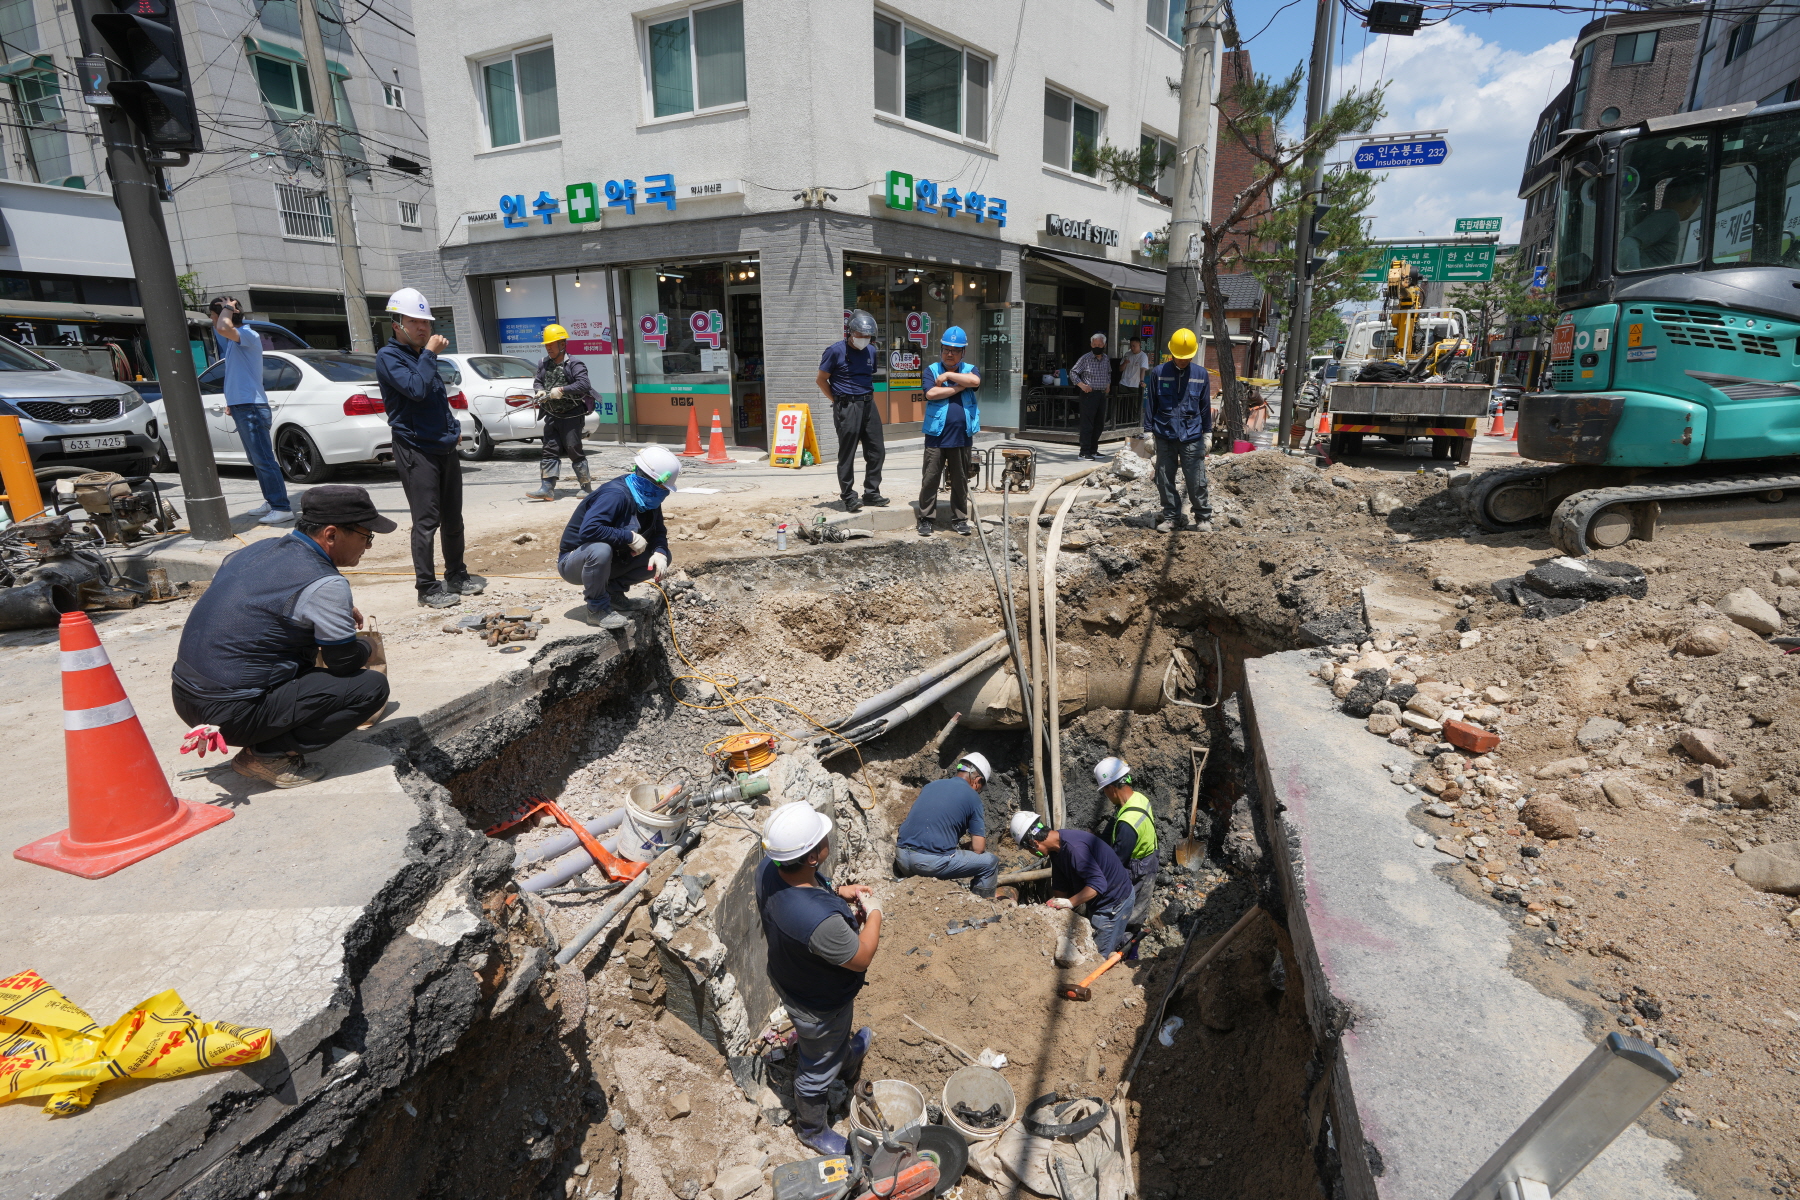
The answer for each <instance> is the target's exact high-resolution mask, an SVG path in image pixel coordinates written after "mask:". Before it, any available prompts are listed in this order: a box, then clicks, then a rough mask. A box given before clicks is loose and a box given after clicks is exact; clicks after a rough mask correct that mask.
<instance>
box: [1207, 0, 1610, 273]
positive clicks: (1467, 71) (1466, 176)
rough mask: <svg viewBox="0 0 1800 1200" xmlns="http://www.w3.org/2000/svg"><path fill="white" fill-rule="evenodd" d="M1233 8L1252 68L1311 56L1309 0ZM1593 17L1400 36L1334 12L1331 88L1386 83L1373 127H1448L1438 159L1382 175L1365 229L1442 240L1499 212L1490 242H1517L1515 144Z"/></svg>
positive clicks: (1447, 27) (1526, 133)
mask: <svg viewBox="0 0 1800 1200" xmlns="http://www.w3.org/2000/svg"><path fill="white" fill-rule="evenodd" d="M1233 7H1234V10H1235V11H1236V15H1237V20H1238V29H1239V33H1240V34H1241V36H1243V37H1245V38H1248V39H1250V40H1249V41H1248V42H1247V43H1246V46H1247V48H1248V49H1249V51H1250V55H1251V62H1252V64H1253V65H1254V67H1255V69H1256V71H1257V72H1258V73H1259V74H1263V75H1275V76H1281V75H1285V74H1287V72H1289V71H1291V70H1293V68H1294V65H1295V64H1296V63H1299V62H1302V61H1305V60H1306V59H1307V58H1308V57H1309V56H1310V55H1311V53H1312V37H1313V20H1314V14H1315V13H1316V11H1317V10H1316V9H1315V7H1314V5H1313V4H1311V3H1306V2H1304V0H1302V2H1300V3H1296V4H1294V5H1293V6H1292V7H1290V8H1286V9H1284V10H1282V11H1280V12H1279V13H1277V12H1276V11H1275V10H1276V9H1277V8H1279V5H1278V4H1277V3H1273V2H1271V0H1239V2H1238V3H1236V4H1234V6H1233ZM1271 16H1272V17H1273V20H1272V21H1271ZM1592 19H1593V14H1591V13H1579V14H1576V13H1555V12H1545V11H1542V10H1512V11H1501V12H1498V13H1494V14H1491V15H1490V14H1466V15H1462V16H1458V17H1455V18H1453V19H1452V20H1449V21H1446V22H1444V23H1443V24H1440V25H1433V26H1429V27H1427V28H1425V29H1423V30H1421V31H1420V32H1419V33H1417V34H1415V35H1414V36H1412V37H1399V36H1382V35H1377V34H1371V33H1369V32H1368V31H1367V30H1366V29H1364V28H1362V23H1361V21H1360V19H1358V18H1357V17H1355V16H1353V15H1351V14H1349V13H1347V12H1343V11H1342V10H1341V9H1340V10H1339V33H1340V36H1339V39H1338V45H1337V47H1336V48H1335V49H1336V53H1334V56H1333V57H1334V59H1335V60H1336V79H1335V81H1334V83H1333V85H1332V92H1333V94H1334V95H1341V94H1342V92H1343V90H1344V89H1345V88H1347V87H1358V86H1361V87H1369V86H1371V85H1373V84H1374V83H1375V82H1376V81H1378V80H1380V79H1387V80H1389V81H1390V82H1389V87H1388V93H1387V108H1388V116H1387V118H1386V119H1385V120H1383V121H1381V122H1380V123H1379V124H1378V125H1376V127H1375V130H1374V132H1376V133H1388V132H1395V133H1398V132H1402V131H1409V130H1424V129H1448V130H1449V131H1450V132H1449V135H1448V139H1447V140H1448V141H1449V143H1450V155H1449V157H1448V158H1447V159H1446V160H1445V161H1444V162H1443V163H1442V164H1441V165H1439V166H1435V167H1410V168H1401V169H1395V170H1389V171H1387V172H1385V174H1386V175H1388V176H1391V178H1390V179H1388V180H1386V181H1384V182H1383V183H1382V185H1381V186H1380V187H1379V188H1377V189H1376V192H1375V202H1374V204H1373V205H1372V206H1371V207H1370V210H1369V211H1370V213H1371V214H1373V215H1374V216H1375V218H1376V220H1375V222H1374V227H1373V232H1374V236H1376V237H1412V236H1415V235H1419V234H1421V233H1422V234H1424V235H1426V236H1429V237H1442V236H1447V235H1450V234H1452V233H1454V232H1455V222H1456V218H1458V217H1500V218H1502V219H1503V221H1504V224H1503V225H1502V226H1501V234H1500V240H1501V241H1502V242H1517V241H1518V240H1519V228H1520V225H1521V223H1522V221H1523V218H1524V202H1523V201H1521V200H1520V199H1519V195H1518V193H1519V177H1520V175H1521V174H1523V172H1524V164H1525V145H1526V143H1527V142H1528V141H1529V140H1530V139H1531V132H1532V128H1533V126H1534V125H1535V123H1536V121H1537V115H1538V113H1539V112H1540V111H1542V109H1543V107H1544V105H1545V104H1547V103H1549V101H1550V98H1551V97H1552V96H1554V95H1555V94H1556V93H1557V91H1558V90H1560V89H1561V88H1562V86H1563V85H1564V84H1565V83H1567V82H1568V79H1569V67H1570V62H1569V51H1570V49H1571V48H1572V47H1573V46H1574V42H1575V35H1576V34H1577V33H1578V32H1579V31H1580V29H1581V27H1582V26H1583V25H1585V24H1586V23H1587V22H1588V21H1590V20H1592ZM1265 22H1268V23H1269V24H1268V28H1267V30H1266V31H1263V32H1261V33H1258V32H1257V31H1258V30H1259V29H1260V28H1261V27H1262V26H1263V24H1264V23H1265ZM1302 115H1303V114H1302V113H1299V112H1296V114H1295V117H1296V121H1298V119H1299V118H1300V117H1301V116H1302ZM1349 152H1350V147H1349V146H1346V147H1345V148H1344V149H1343V150H1342V151H1341V152H1340V153H1341V154H1342V155H1344V156H1347V155H1348V154H1349ZM1334 157H1337V156H1334Z"/></svg>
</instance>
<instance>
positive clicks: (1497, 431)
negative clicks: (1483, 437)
mask: <svg viewBox="0 0 1800 1200" xmlns="http://www.w3.org/2000/svg"><path fill="white" fill-rule="evenodd" d="M1488 436H1489V437H1505V436H1506V410H1505V409H1504V408H1496V409H1495V410H1494V423H1493V424H1492V425H1490V426H1488Z"/></svg>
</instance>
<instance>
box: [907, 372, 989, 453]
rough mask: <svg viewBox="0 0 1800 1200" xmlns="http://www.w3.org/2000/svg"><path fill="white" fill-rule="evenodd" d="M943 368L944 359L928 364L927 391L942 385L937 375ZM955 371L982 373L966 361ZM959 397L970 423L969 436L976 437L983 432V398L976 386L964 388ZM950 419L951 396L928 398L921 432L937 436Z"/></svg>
mask: <svg viewBox="0 0 1800 1200" xmlns="http://www.w3.org/2000/svg"><path fill="white" fill-rule="evenodd" d="M943 370H944V364H943V362H942V361H939V362H934V363H930V364H928V365H927V366H926V368H925V376H926V378H925V390H926V391H930V390H931V389H932V388H934V387H938V386H940V385H939V384H938V381H937V377H938V376H939V375H940V374H942V373H943ZM955 373H956V374H958V375H977V376H978V375H980V374H981V372H980V371H978V370H977V369H976V368H975V366H974V365H973V364H972V363H966V362H965V363H963V364H962V366H960V367H958V368H957V369H956V371H955ZM941 386H943V387H949V386H950V385H949V384H947V383H946V384H943V385H941ZM957 399H958V400H960V401H961V402H962V406H963V417H964V419H965V420H967V421H968V423H969V436H970V437H974V436H975V435H976V434H978V433H980V432H981V400H980V398H979V397H978V396H977V394H976V391H975V389H974V388H964V389H963V390H962V395H960V396H958V397H957ZM949 419H950V397H948V396H946V397H944V398H943V399H942V400H927V401H925V427H924V428H923V429H921V430H919V432H920V433H923V434H924V435H925V436H926V437H936V436H937V435H938V434H940V433H942V432H944V423H945V422H946V421H948V420H949Z"/></svg>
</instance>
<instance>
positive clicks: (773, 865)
mask: <svg viewBox="0 0 1800 1200" xmlns="http://www.w3.org/2000/svg"><path fill="white" fill-rule="evenodd" d="M830 838H831V820H830V819H829V818H828V817H826V816H825V814H824V813H821V812H817V811H815V810H814V809H813V807H812V806H811V805H810V804H806V803H795V804H784V805H782V806H781V807H780V808H778V809H776V810H775V811H774V812H772V813H770V814H769V820H768V823H767V824H766V825H764V826H763V838H762V842H763V850H764V851H766V852H767V854H768V859H767V860H766V861H765V862H764V863H763V864H762V866H761V867H759V868H758V869H757V872H756V907H757V910H758V912H760V913H761V914H762V927H763V940H764V941H766V942H767V943H768V946H769V982H770V983H772V984H774V985H775V991H776V994H777V995H779V996H780V997H781V1002H782V1003H783V1004H784V1005H786V1006H787V1011H788V1016H789V1017H790V1018H792V1020H793V1022H794V1031H795V1033H796V1034H798V1035H799V1041H798V1043H797V1044H796V1046H795V1049H796V1051H797V1052H798V1054H799V1069H798V1070H797V1072H796V1073H795V1075H794V1134H795V1136H797V1137H798V1138H799V1139H800V1141H801V1142H802V1143H803V1144H805V1145H807V1146H810V1147H812V1148H813V1149H814V1150H817V1151H818V1152H819V1153H821V1154H844V1153H846V1152H847V1150H848V1146H847V1144H846V1143H845V1141H844V1139H843V1138H842V1137H841V1136H840V1135H838V1134H837V1133H834V1132H833V1131H832V1128H831V1118H830V1114H829V1113H828V1112H827V1095H828V1093H829V1092H830V1090H831V1082H832V1080H834V1079H837V1078H840V1077H842V1079H843V1080H844V1082H845V1083H846V1084H851V1083H854V1082H856V1077H857V1076H858V1075H859V1074H860V1073H861V1072H862V1062H863V1056H864V1055H866V1054H867V1053H868V1052H869V1043H870V1042H871V1041H873V1040H874V1038H875V1034H874V1032H873V1031H872V1030H870V1029H869V1028H868V1027H867V1026H866V1025H865V1026H864V1027H863V1028H861V1029H859V1030H857V1031H856V1034H855V1036H854V1037H853V1036H851V1033H850V1022H851V1018H852V1009H853V1008H854V1006H855V1000H856V993H857V992H858V991H860V990H862V986H863V973H864V972H865V971H867V970H868V969H869V963H870V962H871V961H873V959H874V958H875V948H876V945H877V943H878V942H880V940H881V902H880V901H879V900H877V899H876V898H875V895H874V893H873V892H871V891H870V890H869V889H868V888H867V887H866V886H864V885H862V884H848V885H846V886H844V887H840V888H833V887H832V886H831V880H829V879H827V878H825V876H824V875H822V874H820V872H819V866H820V864H822V863H823V862H824V861H825V860H826V859H827V858H829V857H830V856H831V841H830ZM858 898H860V900H861V904H862V909H863V912H864V914H865V916H864V917H863V919H862V921H861V929H860V931H859V930H858V928H857V926H858V921H857V918H856V915H855V913H854V912H853V911H852V910H851V907H850V904H849V902H850V901H851V900H855V899H858Z"/></svg>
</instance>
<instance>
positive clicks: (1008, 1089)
mask: <svg viewBox="0 0 1800 1200" xmlns="http://www.w3.org/2000/svg"><path fill="white" fill-rule="evenodd" d="M958 1103H962V1104H966V1105H968V1106H969V1107H970V1108H972V1109H974V1110H975V1111H976V1112H981V1111H982V1110H984V1109H986V1108H988V1107H990V1106H991V1105H995V1104H998V1105H999V1106H1000V1111H1001V1113H1002V1114H1003V1116H1004V1119H1003V1120H1002V1121H1001V1122H1000V1123H999V1124H998V1125H996V1126H994V1127H993V1128H992V1129H975V1128H973V1127H971V1126H968V1125H964V1124H963V1123H962V1122H961V1121H959V1120H957V1119H956V1113H955V1108H956V1105H957V1104H958ZM1018 1108H1019V1101H1018V1098H1017V1097H1016V1096H1014V1095H1013V1090H1012V1084H1010V1083H1008V1082H1006V1079H1005V1077H1004V1076H1002V1075H1001V1074H1000V1072H998V1071H996V1070H994V1069H992V1068H991V1067H983V1066H976V1065H973V1064H971V1065H969V1066H966V1067H964V1068H962V1069H961V1070H959V1071H957V1072H956V1073H955V1074H954V1075H952V1076H950V1078H948V1079H946V1080H945V1081H944V1124H946V1125H948V1126H950V1128H952V1129H954V1130H956V1132H958V1133H960V1134H962V1136H963V1141H965V1142H967V1143H969V1145H971V1146H973V1145H976V1144H977V1143H979V1142H988V1141H992V1140H993V1139H995V1138H997V1137H999V1136H1000V1133H1001V1131H1002V1130H1004V1129H1005V1128H1006V1127H1007V1125H1008V1124H1010V1123H1011V1122H1012V1119H1013V1116H1014V1114H1015V1113H1017V1112H1018Z"/></svg>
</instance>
